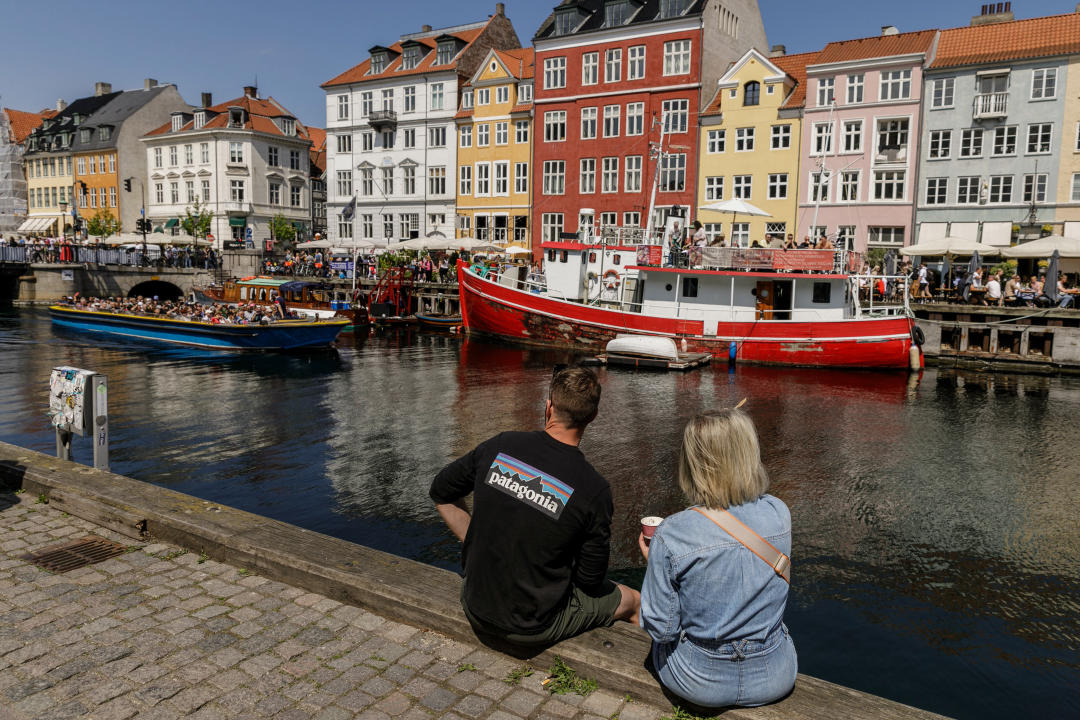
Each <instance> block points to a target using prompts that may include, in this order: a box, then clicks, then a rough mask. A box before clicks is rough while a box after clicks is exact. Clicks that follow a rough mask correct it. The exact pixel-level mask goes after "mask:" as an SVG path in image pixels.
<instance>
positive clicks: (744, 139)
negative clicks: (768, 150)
mask: <svg viewBox="0 0 1080 720" xmlns="http://www.w3.org/2000/svg"><path fill="white" fill-rule="evenodd" d="M753 151H754V128H752V127H741V128H735V152H753Z"/></svg>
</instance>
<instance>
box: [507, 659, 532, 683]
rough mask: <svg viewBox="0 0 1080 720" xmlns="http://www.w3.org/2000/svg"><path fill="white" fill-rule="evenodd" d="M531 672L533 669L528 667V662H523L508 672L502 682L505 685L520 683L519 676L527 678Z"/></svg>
mask: <svg viewBox="0 0 1080 720" xmlns="http://www.w3.org/2000/svg"><path fill="white" fill-rule="evenodd" d="M532 674H533V669H532V668H531V667H529V664H528V663H525V664H524V665H522V666H521V667H519V668H514V669H513V670H511V671H510V672H509V673H507V674H506V677H505V678H504V679H503V682H504V683H506V684H507V685H520V684H521V678H527V677H529V676H530V675H532Z"/></svg>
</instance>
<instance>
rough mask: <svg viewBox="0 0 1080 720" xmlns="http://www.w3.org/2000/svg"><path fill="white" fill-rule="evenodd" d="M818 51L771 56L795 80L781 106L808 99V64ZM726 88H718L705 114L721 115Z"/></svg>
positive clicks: (800, 105)
mask: <svg viewBox="0 0 1080 720" xmlns="http://www.w3.org/2000/svg"><path fill="white" fill-rule="evenodd" d="M817 54H818V53H817V52H816V51H815V52H807V53H799V54H798V55H782V56H780V57H774V58H769V62H771V63H772V64H773V65H775V66H776V67H778V68H780V69H781V70H782V71H784V72H785V73H787V75H788V77H790V78H791V79H792V80H794V81H795V87H794V89H793V90H792V92H791V94H790V96H789V97H788V98H787V100H785V101H784V103H783V104H782V105H781V106H780V107H781V108H796V107H802V105H803V103H804V102H805V101H806V66H807V65H808V64H810V63H812V62H814V59H815V58H816V57H817ZM723 90H724V88H720V89H718V90H717V92H716V94H715V95H714V96H713V99H712V101H711V102H710V103H709V106H708V107H706V108H705V110H703V111H702V113H701V114H702V115H703V116H707V115H719V114H720V113H721V112H722V110H723V107H722V106H723V96H724V92H723Z"/></svg>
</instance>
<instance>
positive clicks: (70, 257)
mask: <svg viewBox="0 0 1080 720" xmlns="http://www.w3.org/2000/svg"><path fill="white" fill-rule="evenodd" d="M155 239H158V240H159V238H155ZM0 245H7V246H8V247H25V248H26V259H27V261H28V262H31V263H50V264H76V263H102V264H109V263H116V264H122V265H146V266H150V265H163V266H165V267H170V268H202V269H204V270H215V269H217V268H218V267H219V265H220V263H221V258H220V256H219V254H218V251H217V250H215V249H214V248H212V247H191V246H189V245H168V244H166V245H160V244H158V242H153V243H148V244H146V246H145V251H144V249H143V248H144V246H143V244H142V243H139V242H133V243H128V244H126V245H115V244H107V243H104V242H100V241H94V240H91V241H88V242H81V243H74V242H72V241H71V240H70V239H68V238H49V237H45V238H42V237H35V238H29V239H27V238H15V237H9V238H0ZM110 251H111V253H113V254H111V255H104V254H101V253H105V252H110Z"/></svg>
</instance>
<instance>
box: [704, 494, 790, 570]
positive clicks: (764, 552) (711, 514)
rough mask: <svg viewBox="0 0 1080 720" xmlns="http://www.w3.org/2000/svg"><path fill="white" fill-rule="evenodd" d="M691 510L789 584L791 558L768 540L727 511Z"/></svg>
mask: <svg viewBox="0 0 1080 720" xmlns="http://www.w3.org/2000/svg"><path fill="white" fill-rule="evenodd" d="M693 509H694V510H696V511H698V512H699V513H701V514H702V515H704V516H705V517H707V518H709V519H710V520H712V521H713V522H714V523H716V524H717V525H719V526H720V529H722V530H723V531H724V532H726V533H727V534H728V535H731V537H733V538H735V539H736V540H738V541H739V542H740V543H742V544H743V545H745V546H746V548H747V549H748V550H750V552H752V553H754V554H755V555H757V556H758V557H759V558H761V559H762V560H764V561H765V562H766V563H768V564H769V567H771V568H772V569H773V571H774V572H775V573H776V574H777V575H779V576H780V577H781V578H783V579H784V582H786V583H788V584H791V558H789V557H788V556H787V555H785V554H784V553H782V552H780V551H779V550H777V549H776V548H774V547H773V546H772V544H771V543H770V542H769V541H768V540H766V539H765V538H763V537H761V536H760V535H758V534H757V533H756V532H754V531H753V530H751V529H750V528H748V527H747V526H746V525H744V524H743V523H741V522H740V521H739V519H738V518H737V517H735V516H734V515H732V514H731V513H729V512H728V511H727V510H720V511H716V510H712V509H706V508H699V507H696V508H693Z"/></svg>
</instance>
